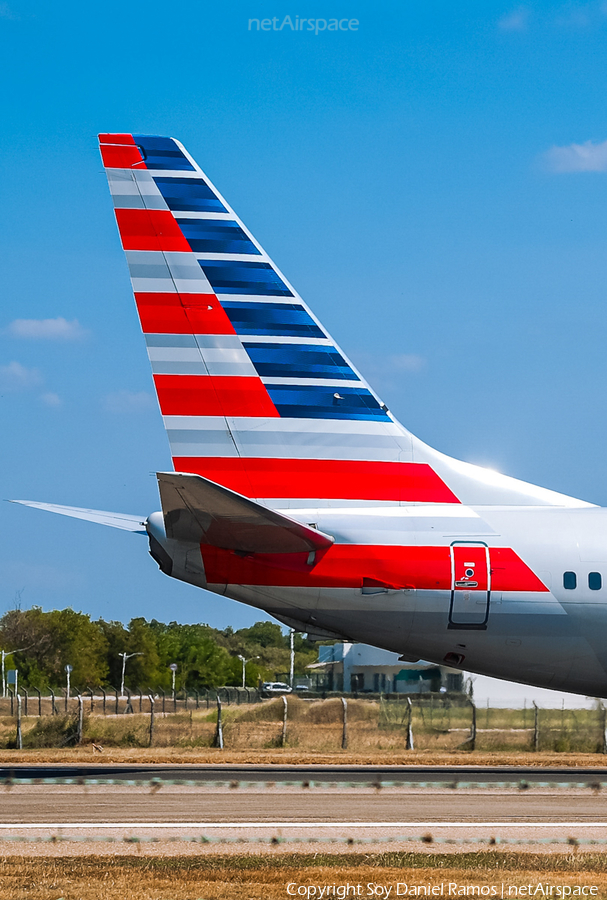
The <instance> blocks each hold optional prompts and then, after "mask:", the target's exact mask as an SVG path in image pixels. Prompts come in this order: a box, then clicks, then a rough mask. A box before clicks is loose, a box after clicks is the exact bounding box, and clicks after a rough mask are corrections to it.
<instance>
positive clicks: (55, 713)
mask: <svg viewBox="0 0 607 900" xmlns="http://www.w3.org/2000/svg"><path fill="white" fill-rule="evenodd" d="M49 693H50V695H51V716H56V715H57V707H56V706H55V691H54V690H53V689H52V688H49Z"/></svg>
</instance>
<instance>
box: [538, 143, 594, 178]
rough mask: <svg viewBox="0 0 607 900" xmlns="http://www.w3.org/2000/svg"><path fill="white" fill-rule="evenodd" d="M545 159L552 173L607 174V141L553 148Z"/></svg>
mask: <svg viewBox="0 0 607 900" xmlns="http://www.w3.org/2000/svg"><path fill="white" fill-rule="evenodd" d="M543 159H544V162H545V163H546V165H547V166H548V168H549V169H550V170H551V171H552V172H607V141H603V142H602V143H601V144H594V143H593V142H592V141H586V143H584V144H569V145H568V146H567V147H551V148H550V149H549V150H547V151H546V152H545V153H544V154H543Z"/></svg>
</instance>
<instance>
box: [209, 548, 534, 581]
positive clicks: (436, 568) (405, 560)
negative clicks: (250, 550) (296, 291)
mask: <svg viewBox="0 0 607 900" xmlns="http://www.w3.org/2000/svg"><path fill="white" fill-rule="evenodd" d="M201 552H202V558H203V561H204V567H205V573H206V578H207V582H208V583H209V584H217V585H219V584H234V585H236V584H243V585H260V586H261V585H264V586H268V587H270V586H271V587H304V588H305V587H308V588H314V587H324V588H351V589H352V588H354V589H355V588H360V587H362V585H363V580H365V581H367V582H368V583H369V582H371V583H377V584H380V585H381V584H383V585H385V586H386V587H390V588H397V589H399V588H400V589H412V588H415V589H416V590H420V591H449V590H451V553H450V548H449V547H393V546H373V545H365V544H334V545H333V546H332V547H330V548H329V549H328V550H327V551H326V552H325V553H323V554H322V556H321V558H320V559H319V561H318V562H317V564H316V565H315V566H314V568H312V569H310V568H309V567H308V566H307V554H274V555H269V554H255V556H251V557H247V558H243V557H241V556H237V555H236V554H235V553H233V552H232V551H230V550H221V549H219V548H218V547H209V546H207V545H206V544H203V545H202V547H201ZM319 555H320V554H319ZM490 556H491V566H492V576H491V581H492V585H491V587H492V591H532V592H540V591H541V592H547V591H548V588H547V587H546V586H545V585H544V584H542V582H541V581H540V579H539V578H538V577H537V576H536V575H535V574H534V572H533V571H532V570H531V569H530V568H529V566H527V565H526V564H525V563H524V562H523V561H522V559H521V558H520V557H519V556H518V555H517V554H516V553H515V552H514V550H512V549H510V548H509V547H497V548H491V549H490ZM494 563H495V565H496V568H495V569H493V565H494Z"/></svg>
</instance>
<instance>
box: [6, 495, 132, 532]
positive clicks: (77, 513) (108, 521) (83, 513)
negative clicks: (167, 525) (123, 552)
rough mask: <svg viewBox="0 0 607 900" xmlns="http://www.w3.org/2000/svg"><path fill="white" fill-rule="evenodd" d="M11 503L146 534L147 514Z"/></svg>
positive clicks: (32, 503) (26, 502)
mask: <svg viewBox="0 0 607 900" xmlns="http://www.w3.org/2000/svg"><path fill="white" fill-rule="evenodd" d="M9 503H21V505H22V506H33V507H34V509H45V510H46V511H47V512H54V513H59V515H61V516H71V517H72V518H73V519H86V521H87V522H97V524H98V525H109V526H110V528H121V529H122V531H133V532H135V533H136V534H146V533H147V532H146V530H145V516H127V515H126V514H125V513H113V512H105V510H102V509H80V508H79V507H78V506H57V505H56V504H54V503H38V502H37V501H35V500H9Z"/></svg>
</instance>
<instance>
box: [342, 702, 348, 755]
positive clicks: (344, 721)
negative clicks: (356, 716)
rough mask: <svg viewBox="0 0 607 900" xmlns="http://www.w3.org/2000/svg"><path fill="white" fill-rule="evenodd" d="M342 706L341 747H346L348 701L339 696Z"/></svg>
mask: <svg viewBox="0 0 607 900" xmlns="http://www.w3.org/2000/svg"><path fill="white" fill-rule="evenodd" d="M341 706H342V715H343V718H342V731H341V749H342V750H347V749H348V701H347V700H346V698H345V697H342V698H341Z"/></svg>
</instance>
